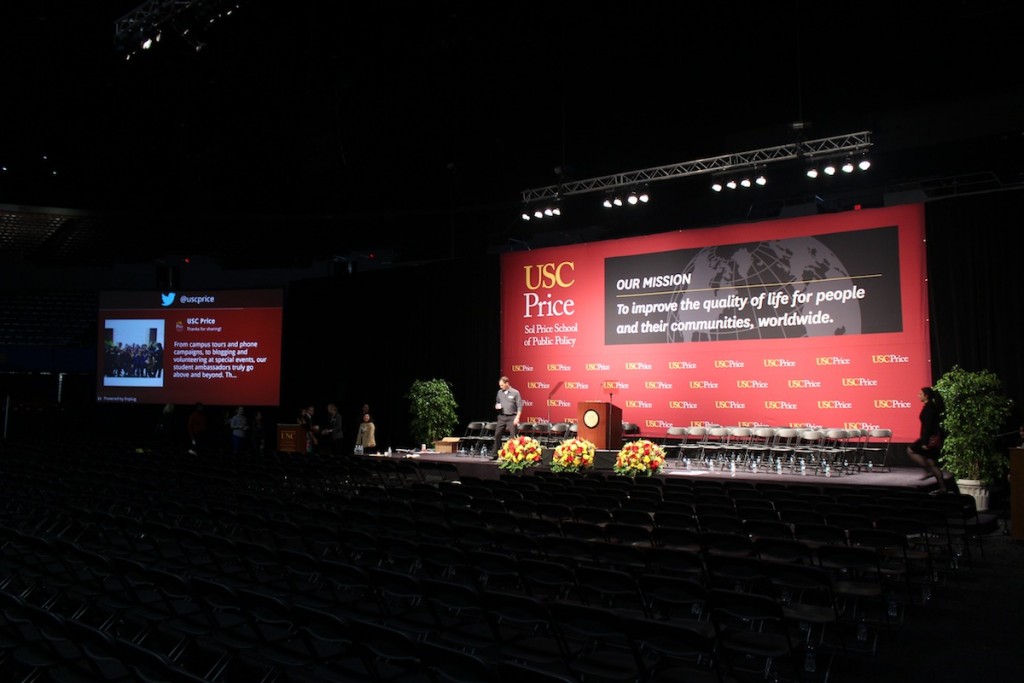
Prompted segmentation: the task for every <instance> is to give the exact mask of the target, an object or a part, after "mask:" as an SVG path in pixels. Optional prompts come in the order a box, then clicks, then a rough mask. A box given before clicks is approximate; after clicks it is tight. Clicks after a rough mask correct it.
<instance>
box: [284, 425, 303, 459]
mask: <svg viewBox="0 0 1024 683" xmlns="http://www.w3.org/2000/svg"><path fill="white" fill-rule="evenodd" d="M277 450H278V451H279V452H281V453H305V452H306V428H305V427H303V426H302V425H300V424H294V425H282V424H279V425H277Z"/></svg>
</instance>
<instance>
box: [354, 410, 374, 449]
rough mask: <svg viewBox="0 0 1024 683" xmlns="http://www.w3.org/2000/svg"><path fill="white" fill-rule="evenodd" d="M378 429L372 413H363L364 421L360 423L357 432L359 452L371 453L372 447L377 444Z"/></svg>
mask: <svg viewBox="0 0 1024 683" xmlns="http://www.w3.org/2000/svg"><path fill="white" fill-rule="evenodd" d="M376 431H377V428H376V426H374V424H373V418H372V417H371V416H370V413H363V421H362V422H360V423H359V430H358V431H357V432H356V452H357V453H369V452H370V449H371V448H375V447H376V446H377V436H376V433H375V432H376Z"/></svg>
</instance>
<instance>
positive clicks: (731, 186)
mask: <svg viewBox="0 0 1024 683" xmlns="http://www.w3.org/2000/svg"><path fill="white" fill-rule="evenodd" d="M725 186H726V187H728V188H729V189H730V190H735V189H736V181H735V180H730V181H729V182H727V183H726V184H725Z"/></svg>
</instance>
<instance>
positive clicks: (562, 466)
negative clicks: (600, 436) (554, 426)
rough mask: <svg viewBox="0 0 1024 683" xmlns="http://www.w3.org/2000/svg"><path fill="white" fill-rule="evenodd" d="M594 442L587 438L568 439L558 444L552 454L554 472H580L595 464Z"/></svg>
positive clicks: (552, 469)
mask: <svg viewBox="0 0 1024 683" xmlns="http://www.w3.org/2000/svg"><path fill="white" fill-rule="evenodd" d="M594 450H595V449H594V444H593V443H591V442H590V441H587V440H586V439H580V438H575V439H568V440H566V441H563V442H562V443H560V444H558V446H557V447H556V448H555V452H554V454H553V455H552V456H551V471H552V472H579V471H580V470H585V469H589V468H591V467H593V466H594Z"/></svg>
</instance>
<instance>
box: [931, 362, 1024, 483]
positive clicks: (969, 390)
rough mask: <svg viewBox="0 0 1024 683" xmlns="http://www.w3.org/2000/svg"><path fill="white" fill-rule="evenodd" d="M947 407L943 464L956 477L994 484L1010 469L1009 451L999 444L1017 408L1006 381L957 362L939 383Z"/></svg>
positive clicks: (943, 421)
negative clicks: (1008, 463)
mask: <svg viewBox="0 0 1024 683" xmlns="http://www.w3.org/2000/svg"><path fill="white" fill-rule="evenodd" d="M935 389H936V390H937V391H938V392H939V394H940V395H941V396H942V400H943V402H944V403H945V404H946V410H945V413H944V415H943V418H942V429H943V431H944V432H945V438H944V439H943V442H942V459H941V465H942V467H943V468H944V469H945V470H946V471H947V472H949V473H950V474H952V475H953V477H955V478H956V479H975V480H978V481H982V482H986V483H993V482H995V481H998V480H999V479H1001V478H1002V476H1003V475H1004V474H1005V473H1006V469H1007V454H1006V453H1005V452H1004V451H1003V450H1002V449H1000V448H999V447H998V441H997V439H998V435H999V433H1000V432H1001V431H1003V427H1004V426H1005V424H1006V421H1007V419H1008V418H1009V417H1010V412H1011V409H1012V407H1013V400H1012V399H1010V398H1008V397H1007V396H1006V395H1005V394H1004V393H1003V385H1002V381H1001V380H1000V379H999V377H998V376H997V375H996V374H994V373H992V372H990V371H988V370H978V371H974V372H972V371H968V370H964V369H963V368H961V367H960V366H958V365H954V366H953V367H952V368H951V369H950V370H949V371H948V372H946V373H945V374H943V375H942V377H940V378H939V380H938V381H937V382H936V383H935Z"/></svg>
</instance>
